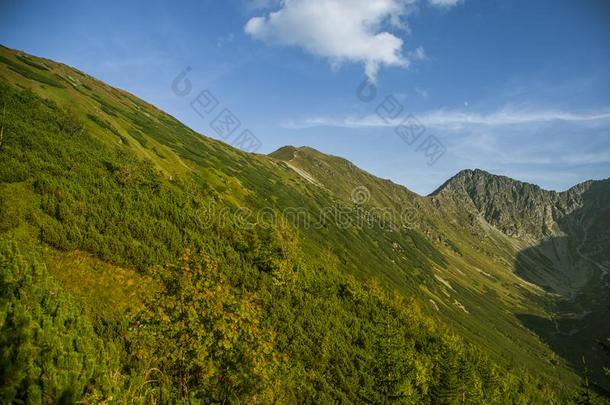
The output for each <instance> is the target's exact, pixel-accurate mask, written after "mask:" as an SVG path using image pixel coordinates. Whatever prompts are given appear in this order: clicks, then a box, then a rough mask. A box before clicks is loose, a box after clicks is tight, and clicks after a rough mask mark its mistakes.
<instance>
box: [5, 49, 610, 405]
mask: <svg viewBox="0 0 610 405" xmlns="http://www.w3.org/2000/svg"><path fill="white" fill-rule="evenodd" d="M0 79H1V80H0V91H1V99H0V102H1V103H3V105H2V109H3V111H4V113H3V116H2V123H1V125H2V129H1V130H2V136H1V138H0V162H1V163H2V164H1V165H0V239H1V240H2V241H3V243H4V245H2V252H1V253H2V255H4V256H0V257H4V259H3V262H2V263H3V269H4V268H7V269H13V270H12V272H5V271H4V270H3V277H4V279H3V283H5V284H3V285H11V286H14V287H11V288H12V290H3V291H16V292H11V293H8V292H7V293H6V294H5V293H4V292H3V295H2V297H1V299H2V302H3V305H4V306H2V308H3V309H2V310H3V318H2V319H7V320H10V322H12V323H9V321H5V322H4V324H2V325H1V326H2V332H1V336H2V339H4V340H2V341H3V343H2V347H3V349H5V350H4V351H3V353H5V355H4V356H5V357H3V361H2V364H3V365H2V367H3V368H2V375H3V381H4V383H3V384H4V385H3V386H2V388H0V390H1V391H0V396H1V397H2V398H3V400H17V399H22V400H25V399H28V398H30V399H31V398H34V397H33V396H32V395H34V394H31V392H38V391H40V390H42V391H44V392H42V393H41V394H40V395H43V396H46V397H47V398H52V399H54V400H58V399H59V398H60V397H63V396H64V395H65V396H66V398H81V397H85V398H88V399H89V400H92V401H93V400H100V399H104V398H106V399H109V398H115V399H117V398H119V399H120V400H126V401H136V402H138V401H143V402H147V401H150V400H151V399H152V398H160V399H161V400H162V401H164V402H165V401H167V402H171V401H173V400H188V399H190V400H193V401H195V400H197V401H202V402H209V401H223V400H231V401H241V400H246V401H249V402H264V403H265V402H270V401H272V400H276V401H281V402H329V401H341V402H374V403H377V402H388V401H393V402H396V401H398V402H404V403H414V402H415V403H421V402H424V403H431V402H434V403H454V402H456V401H467V402H475V403H494V402H495V403H506V402H507V401H508V402H513V401H514V402H522V403H532V402H533V403H549V402H554V401H566V400H567V399H568V398H570V397H571V396H572V394H573V393H572V391H573V390H574V389H575V388H576V387H577V384H578V378H577V376H576V375H575V374H574V372H573V371H572V370H571V366H572V367H575V365H574V364H570V362H572V363H574V360H573V358H572V357H570V356H567V355H565V354H564V353H563V352H561V350H559V349H558V348H557V346H558V345H563V343H564V342H562V341H556V340H553V339H550V338H549V337H548V336H547V335H545V334H544V333H543V332H544V331H541V330H539V329H540V328H538V326H537V325H532V322H530V321H531V320H536V321H538V324H541V323H544V321H545V320H549V321H553V320H554V319H556V316H557V314H560V313H562V312H561V311H562V310H561V309H560V308H557V305H560V304H561V302H563V301H562V300H561V299H560V298H561V297H560V296H558V294H556V293H557V292H560V293H561V292H562V290H560V289H559V288H556V289H555V291H554V292H548V291H546V290H545V288H547V290H549V288H548V287H549V286H551V284H549V283H546V284H545V283H543V282H542V281H543V280H548V279H549V277H544V278H540V277H538V278H537V276H536V274H538V273H540V272H544V273H549V274H555V273H554V271H555V267H556V266H555V265H554V263H555V262H553V260H554V258H550V257H549V256H548V255H547V252H548V250H545V248H544V246H537V245H538V244H544V243H546V242H548V240H549V238H555V237H561V234H560V233H558V229H559V230H562V229H568V228H561V223H560V222H561V221H562V220H563V218H568V217H570V218H578V220H576V219H574V220H572V219H565V221H568V222H566V224H567V223H570V224H572V223H574V222H573V221H576V222H575V223H579V224H587V225H586V227H584V228H582V229H583V232H582V235H581V236H579V237H580V239H575V241H576V242H571V243H576V247H575V248H574V252H576V253H577V254H580V255H582V256H581V257H582V258H583V259H582V260H580V263H581V265H582V266H588V269H589V270H587V271H588V273H587V274H588V276H587V277H586V280H587V281H584V282H582V283H580V284H578V285H576V286H574V285H573V284H570V283H573V279H574V278H575V277H576V278H578V276H577V274H578V272H575V271H572V270H570V269H568V268H566V267H565V264H564V267H561V271H562V273H561V274H562V275H563V274H565V277H563V276H562V278H561V280H563V281H561V283H559V282H558V283H555V284H553V285H554V286H559V285H561V286H572V287H571V288H573V289H576V290H578V291H585V292H586V294H583V296H586V297H588V298H587V299H584V298H583V300H581V301H578V305H580V306H582V307H583V308H584V309H583V311H588V310H591V309H590V308H593V307H595V308H594V309H595V310H596V311H597V310H599V311H601V307H602V306H603V305H602V304H603V301H601V300H599V299H598V297H602V296H607V295H603V294H605V292H602V291H600V290H602V287H603V283H602V284H601V285H598V288H597V289H592V288H589V287H587V285H589V282H590V281H591V280H593V279H594V275H596V274H597V276H598V277H599V273H600V272H602V267H604V266H605V265H606V262H605V261H604V260H606V258H605V255H607V252H608V249H606V248H605V247H607V240H608V239H607V237H606V236H605V235H606V233H605V232H607V231H606V227H604V226H603V223H604V222H603V221H606V222H605V223H608V222H607V219H608V218H607V215H608V213H607V206H608V205H607V200H606V196H607V190H608V185H607V183H590V184H589V185H588V186H579V188H578V189H579V190H581V189H582V191H581V192H578V193H575V194H574V195H575V196H574V197H573V196H572V195H570V196H568V197H565V198H563V199H562V198H559V197H558V198H557V199H553V198H554V197H553V198H551V197H548V196H546V194H545V195H544V196H542V197H539V198H540V201H542V202H541V203H538V202H536V204H539V205H540V204H547V205H548V206H551V205H552V207H555V206H557V207H558V208H557V209H558V210H561V209H564V207H563V206H562V205H561V204H572V199H575V198H576V199H577V198H581V199H582V201H584V200H586V201H589V200H590V201H592V203H591V204H584V203H582V204H581V205H578V204H576V205H574V207H573V209H572V205H569V207H570V209H571V211H569V212H568V211H566V212H565V216H563V217H561V218H559V217H557V219H554V221H556V223H553V224H549V223H547V222H545V220H546V216H545V215H546V214H544V215H542V217H540V213H539V212H532V213H527V215H523V216H520V215H519V213H520V212H523V207H522V206H521V205H523V206H524V207H528V206H529V205H531V204H530V200H529V199H527V198H525V197H524V199H523V202H522V199H521V198H517V199H515V202H516V203H517V202H518V204H519V205H515V206H514V207H517V208H515V210H514V211H510V210H511V209H512V207H513V206H511V204H501V201H502V199H497V200H494V198H495V197H494V196H497V195H502V194H501V193H502V192H504V191H505V190H508V189H510V187H512V186H508V185H504V184H501V183H502V181H503V180H501V179H500V178H497V177H495V176H489V181H487V182H485V184H486V185H485V186H484V187H483V188H484V189H487V190H488V191H489V192H488V194H484V193H482V192H481V190H480V187H479V186H478V183H479V182H478V180H477V181H476V182H475V181H473V180H471V179H463V181H462V180H460V179H458V180H459V181H458V180H455V181H452V182H450V183H448V184H447V185H446V186H445V187H444V188H443V189H442V190H440V191H439V192H438V193H436V194H435V195H433V196H430V197H422V196H418V195H416V194H415V193H412V192H410V191H409V190H407V189H406V188H404V187H402V186H399V185H396V184H393V183H391V182H390V181H386V180H382V179H378V178H376V177H374V176H372V175H370V174H368V173H366V172H363V171H361V170H360V169H358V168H357V167H355V166H354V165H352V164H351V163H349V162H347V161H345V160H343V159H340V158H336V157H331V156H327V155H324V154H322V153H320V152H318V151H315V150H313V149H310V148H293V147H286V148H282V149H280V150H278V151H276V152H274V153H273V154H271V155H270V156H264V155H253V154H247V153H244V152H241V151H239V150H236V149H234V148H231V147H229V146H227V145H225V144H223V143H221V142H218V141H215V140H212V139H209V138H207V137H204V136H202V135H200V134H197V133H195V132H194V131H192V130H190V129H189V128H187V127H185V126H183V125H181V124H180V123H179V122H178V121H176V120H175V119H174V118H172V117H170V116H168V115H167V114H165V113H163V112H161V111H159V110H158V109H156V108H155V107H153V106H151V105H149V104H147V103H145V102H143V101H141V100H139V99H137V98H136V97H134V96H133V95H130V94H128V93H126V92H123V91H121V90H118V89H114V88H112V87H109V86H108V85H106V84H104V83H101V82H99V81H97V80H95V79H93V78H92V77H90V76H88V75H86V74H84V73H82V72H79V71H77V70H75V69H72V68H69V67H67V66H65V65H61V64H57V63H55V62H52V61H49V60H46V59H41V58H36V57H33V56H29V55H26V54H23V53H20V52H17V51H13V50H10V49H7V48H0ZM458 177H459V176H458ZM515 183H516V182H515ZM490 184H492V185H493V187H495V188H489V187H492V186H490ZM507 187H508V189H507ZM517 188H518V190H517V191H516V192H517V194H518V195H519V196H521V194H522V193H523V192H524V191H523V190H526V191H527V190H529V186H523V185H519V186H518V187H517ZM507 192H509V191H507ZM528 192H529V191H528ZM498 193H500V194H498ZM532 193H534V192H533V191H532ZM578 196H579V197H578ZM585 196H586V197H585ZM589 196H590V197H589ZM479 197H480V198H481V200H478V198H479ZM507 198H508V197H507ZM536 198H538V197H536ZM536 201H538V200H536ZM579 201H580V200H579ZM536 204H534V206H535V205H536ZM553 204H554V205H553ZM547 205H545V207H546V206H547ZM579 211H582V212H583V213H586V215H584V214H583V215H584V216H582V218H580V217H574V215H577V214H574V213H576V212H579ZM496 212H499V213H500V214H496ZM562 212H563V211H562ZM573 214H574V215H573ZM507 218H508V219H507ZM541 218H542V219H541ZM540 221H542V222H540ZM570 221H572V222H570ZM578 221H580V222H578ZM539 222H540V223H539ZM566 226H568V225H566ZM512 229H517V230H518V232H517V231H516V232H512V231H511V230H512ZM579 229H581V228H579ZM568 231H569V232H573V231H572V228H570V229H569V230H566V231H565V232H568ZM570 234H571V233H570ZM551 240H552V239H551ZM591 241H595V243H589V242H591ZM585 258H586V259H585ZM557 260H558V261H559V262H561V263H566V262H565V261H563V257H559V258H557ZM524 263H525V264H524ZM586 263H589V264H588V265H587V264H586ZM554 266H555V267H554ZM32 267H34V268H40V269H42V270H40V271H39V272H38V273H40V274H42V275H41V276H39V277H38V276H36V277H32V278H28V277H30V276H29V275H28V270H27V269H29V268H32ZM568 267H569V266H568ZM583 271H584V270H583ZM38 273H36V274H38ZM49 279H52V280H53V281H52V285H53V287H49V283H50V282H49V281H47V280H49ZM578 279H579V280H580V279H582V277H581V278H578ZM21 280H27V282H25V281H21ZM28 286H32V287H28ZM55 286H59V287H55ZM543 287H545V288H543ZM27 288H31V289H33V290H36V291H42V292H43V293H44V292H45V291H48V290H49V288H52V289H55V288H61V290H62V292H61V294H62V295H61V296H62V297H65V299H64V298H62V302H63V301H66V304H62V305H66V307H67V308H75V307H76V308H81V309H82V314H81V315H80V316H82V317H83V320H82V321H78V322H82V323H83V325H85V326H83V329H82V330H83V332H82V338H83V339H84V341H85V342H90V343H84V344H83V345H85V346H86V347H90V346H91V345H99V344H102V345H104V347H105V349H104V350H103V351H102V352H103V354H104V356H102V358H98V359H92V360H90V361H89V360H83V361H89V363H86V364H90V366H89V365H87V366H85V367H84V369H85V370H87V369H89V368H91V369H95V370H96V371H95V372H96V373H98V374H94V373H93V372H91V373H85V374H86V375H85V376H81V377H79V378H76V377H74V378H72V379H71V377H70V373H68V374H67V377H66V378H65V379H64V380H62V381H57V380H53V383H52V384H51V383H49V382H48V381H50V380H52V377H51V376H52V375H54V373H55V371H56V369H62V370H67V369H73V370H77V369H82V368H83V367H80V366H78V363H77V362H75V361H77V360H76V359H78V358H83V359H87V358H89V357H87V356H89V352H88V351H87V350H85V349H82V348H81V347H79V345H78V344H76V345H72V346H69V345H68V346H69V347H71V349H70V350H71V351H73V352H74V356H72V357H69V358H68V359H65V358H63V357H61V356H59V355H50V357H49V358H46V359H44V361H42V358H41V356H40V355H39V354H37V352H36V351H33V352H31V351H30V352H27V351H24V350H23V347H24V346H23V345H24V344H26V343H18V342H20V341H18V340H15V338H13V337H11V335H10V334H9V331H12V330H20V331H22V332H20V333H23V334H24V336H29V340H23V342H27V347H28V348H37V347H41V345H43V344H45V340H44V336H46V335H47V334H51V333H53V332H52V330H49V331H47V329H45V326H44V325H46V324H45V321H44V320H45V319H47V318H49V317H50V318H51V319H54V316H55V315H54V314H55V313H56V310H53V309H52V308H55V307H50V306H49V304H48V303H46V302H42V303H41V302H40V300H39V299H38V298H36V297H38V295H32V294H29V293H27ZM566 288H567V287H566ZM585 289H586V290H585ZM37 294H40V293H37ZM587 300H589V301H587ZM592 300H594V301H595V303H593V302H592ZM30 301H31V304H29V303H30ZM590 301H591V302H590ZM16 302H19V303H25V304H27V305H33V306H35V307H36V308H39V309H37V310H36V311H35V312H33V314H32V315H31V316H30V317H29V319H28V322H26V323H19V322H20V321H18V320H19V319H22V318H23V317H24V316H25V315H23V311H21V312H19V311H17V309H15V308H16V307H15V303H16ZM53 305H55V304H53ZM70 311H72V309H70ZM26 312H27V311H26ZM596 313H599V312H596ZM15 325H20V326H19V328H21V329H19V328H18V327H17V326H15ZM87 325H90V326H87ZM587 325H591V323H587ZM589 327H590V326H589ZM543 329H544V328H543ZM66 333H67V334H69V333H71V331H70V329H68V330H67V331H66ZM595 336H597V335H595ZM586 337H587V335H586V333H585V332H582V333H581V338H582V339H586ZM66 339H68V337H67V338H66ZM16 342H17V343H16ZM98 342H101V343H98ZM590 343H591V342H587V344H589V345H590ZM58 344H60V343H58ZM61 344H63V343H61ZM87 345H89V346H87ZM562 347H568V346H565V345H564V346H562ZM572 347H573V346H572ZM552 349H554V350H555V351H553V350H552ZM70 350H69V351H68V352H69V353H71V351H70ZM24 353H25V354H24ZM556 353H560V354H561V355H563V357H565V360H564V358H562V357H561V356H558V355H557V354H556ZM582 354H586V355H587V356H588V355H590V354H591V351H583V353H582ZM79 356H80V357H79ZM71 359H74V360H71ZM32 362H34V363H35V364H36V367H35V370H36V371H35V372H32V368H31V366H29V365H28V364H32ZM23 370H28V372H25V371H23ZM96 375H97V376H96ZM100 376H101V377H100ZM102 377H103V378H102ZM597 378H598V379H599V378H600V377H597ZM147 381H148V383H147ZM598 383H600V384H602V383H603V382H602V381H601V380H600V379H599V380H598ZM36 387H38V388H36ZM45 387H52V389H51V388H45ZM37 390H38V391H37ZM36 395H39V394H36Z"/></svg>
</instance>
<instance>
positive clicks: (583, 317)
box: [515, 182, 610, 394]
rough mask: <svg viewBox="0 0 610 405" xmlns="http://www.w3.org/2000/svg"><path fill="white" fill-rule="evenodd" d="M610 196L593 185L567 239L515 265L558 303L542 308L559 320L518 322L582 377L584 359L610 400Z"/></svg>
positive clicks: (567, 221)
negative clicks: (609, 345) (609, 343)
mask: <svg viewBox="0 0 610 405" xmlns="http://www.w3.org/2000/svg"><path fill="white" fill-rule="evenodd" d="M608 195H609V193H608V186H607V183H606V182H604V183H601V184H600V183H594V184H593V185H592V187H591V188H590V189H589V190H588V191H586V192H585V193H584V194H583V203H584V204H583V208H581V209H579V210H576V211H575V212H573V213H572V214H570V215H568V216H566V217H565V218H563V219H562V220H561V221H560V223H559V227H560V229H561V231H562V233H563V234H564V235H566V236H562V237H556V238H552V239H550V240H547V241H545V242H543V243H541V244H540V245H538V246H535V247H531V248H528V249H525V250H523V251H522V252H520V253H519V255H518V256H517V261H516V263H515V272H516V274H518V275H519V276H520V277H522V278H523V279H525V280H527V281H529V282H531V283H534V284H536V285H538V286H539V287H541V288H543V289H544V290H546V291H548V292H551V293H553V294H554V297H555V298H550V299H548V300H547V301H545V302H543V303H542V304H543V305H544V306H545V307H546V308H547V309H548V311H549V313H554V314H555V315H554V317H553V318H552V319H548V318H544V317H540V316H537V315H532V314H519V315H517V317H518V319H519V320H520V322H521V323H522V324H523V325H524V326H525V327H526V328H528V329H529V330H531V331H532V332H533V333H535V334H536V335H538V336H539V337H540V339H541V340H542V341H543V342H545V343H546V344H547V345H548V346H549V347H550V348H551V349H552V350H553V351H554V352H555V353H557V354H558V355H559V356H561V357H562V358H563V359H565V360H566V361H567V362H568V363H569V364H570V366H571V367H572V368H573V369H574V370H575V371H577V372H578V373H579V374H581V375H582V373H583V370H584V367H583V358H584V359H585V361H586V365H587V368H588V369H589V372H590V375H591V379H592V380H593V381H594V383H595V384H596V385H597V386H598V388H599V389H600V390H606V394H607V391H608V390H610V379H609V378H608V377H607V376H605V374H604V372H603V368H604V367H609V366H610V354H609V353H607V352H605V351H604V349H603V347H602V342H606V339H607V338H608V337H610V287H609V285H608V283H610V274H608V275H606V274H605V273H604V269H605V268H607V267H608V266H607V265H606V266H604V263H603V262H604V259H605V260H606V263H607V260H608V257H607V256H605V257H604V255H607V254H608V252H610V246H607V245H608V230H607V229H608V228H610V201H608ZM591 212H595V218H593V217H592V216H591ZM600 221H601V222H603V223H602V224H600ZM604 223H605V224H606V226H605V227H604ZM586 229H589V231H587V230H586ZM591 230H593V232H591ZM596 245H599V246H596ZM600 261H601V262H602V263H600Z"/></svg>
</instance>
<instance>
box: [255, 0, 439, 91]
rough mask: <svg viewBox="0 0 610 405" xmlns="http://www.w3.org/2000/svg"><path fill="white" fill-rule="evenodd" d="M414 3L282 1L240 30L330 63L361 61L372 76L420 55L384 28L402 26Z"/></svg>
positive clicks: (409, 0)
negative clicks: (303, 50) (301, 50)
mask: <svg viewBox="0 0 610 405" xmlns="http://www.w3.org/2000/svg"><path fill="white" fill-rule="evenodd" d="M436 1H438V0H436ZM445 1H446V0H445ZM416 2H417V0H350V1H347V0H284V1H283V2H282V3H281V7H280V8H279V10H277V11H275V12H271V13H268V14H266V15H263V16H259V17H254V18H252V19H250V20H249V21H248V23H247V24H246V26H245V31H246V33H248V34H250V35H251V36H252V37H253V38H256V39H259V40H262V41H265V42H267V43H268V44H278V45H287V46H298V47H301V48H303V49H305V50H306V51H307V52H309V53H311V54H313V55H316V56H320V57H323V58H326V59H328V60H329V61H330V62H331V64H332V65H334V66H337V65H340V64H341V63H343V62H346V61H350V62H359V63H363V64H364V66H365V71H366V74H367V76H368V77H369V78H370V79H371V80H375V78H376V76H377V72H378V70H379V68H380V67H381V66H397V67H403V68H405V67H408V66H409V63H410V61H411V60H415V59H423V58H424V57H425V54H424V52H423V49H422V48H418V49H416V50H415V51H414V52H412V53H406V54H405V53H404V52H403V40H402V39H401V38H399V37H398V36H396V35H394V34H392V33H390V32H387V31H384V27H387V26H392V27H394V28H397V29H405V28H406V26H405V25H404V18H405V17H406V16H407V15H408V14H409V13H410V12H411V10H412V9H413V7H414V6H415V4H416Z"/></svg>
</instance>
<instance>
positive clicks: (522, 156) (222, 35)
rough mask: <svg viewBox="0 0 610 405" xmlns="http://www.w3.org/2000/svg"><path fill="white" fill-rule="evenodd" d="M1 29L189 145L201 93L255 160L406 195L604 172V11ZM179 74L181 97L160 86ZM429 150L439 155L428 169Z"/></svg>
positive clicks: (265, 13) (107, 6) (263, 6)
mask: <svg viewBox="0 0 610 405" xmlns="http://www.w3.org/2000/svg"><path fill="white" fill-rule="evenodd" d="M0 22H1V24H0V43H2V44H4V45H6V46H9V47H12V48H17V49H21V50H24V51H26V52H29V53H32V54H35V55H39V56H44V57H48V58H51V59H54V60H57V61H60V62H63V63H66V64H69V65H72V66H75V67H77V68H79V69H81V70H83V71H85V72H87V73H89V74H91V75H93V76H95V77H97V78H99V79H101V80H103V81H105V82H107V83H109V84H111V85H113V86H117V87H120V88H123V89H125V90H128V91H130V92H132V93H134V94H135V95H137V96H139V97H141V98H143V99H144V100H146V101H148V102H151V103H153V104H155V105H157V106H158V107H159V108H161V109H163V110H165V111H167V112H168V113H170V114H172V115H173V116H175V117H177V118H178V119H180V120H181V121H183V122H184V123H185V124H187V125H189V126H190V127H192V128H194V129H195V130H197V131H199V132H202V133H204V134H206V135H209V136H215V133H214V130H213V129H212V127H211V126H210V121H211V120H210V119H206V118H202V117H200V116H199V115H198V114H196V113H195V112H194V111H193V109H192V108H191V107H190V101H191V100H192V98H193V97H194V96H196V94H198V93H199V91H202V90H205V89H207V90H209V91H210V92H211V93H212V94H213V95H214V96H215V97H216V99H218V101H219V103H220V104H221V105H222V106H224V107H227V108H229V109H230V110H231V111H232V112H233V113H234V114H235V115H236V116H237V117H238V118H239V120H240V121H241V123H242V128H248V129H250V130H251V131H252V132H253V133H254V134H255V135H256V136H257V137H258V138H259V139H260V140H261V142H262V147H261V149H260V150H259V152H264V153H268V152H271V151H273V150H275V149H277V148H278V147H280V146H282V145H286V144H292V145H297V146H302V145H307V146H312V147H314V148H317V149H319V150H321V151H323V152H327V153H331V154H335V155H339V156H343V157H346V158H348V159H350V160H352V161H353V162H354V163H355V164H357V165H358V166H360V167H362V168H364V169H366V170H367V171H369V172H371V173H373V174H375V175H378V176H380V177H383V178H389V179H392V180H393V181H395V182H397V183H400V184H404V185H405V186H407V187H409V188H410V189H412V190H414V191H416V192H418V193H421V194H426V193H429V192H431V191H432V190H434V189H435V188H436V187H437V186H438V185H440V184H441V183H442V182H443V181H444V180H446V179H447V178H449V177H451V176H452V175H454V174H455V173H456V172H457V171H459V170H461V169H465V168H475V167H477V168H482V169H485V170H488V171H491V172H493V173H497V174H504V175H508V176H511V177H514V178H517V179H520V180H524V181H529V182H533V183H536V184H539V185H541V186H542V187H544V188H548V189H555V190H564V189H566V188H568V187H570V186H572V185H574V184H576V183H578V182H580V181H584V180H586V179H590V178H595V179H601V178H607V177H609V176H610V39H609V38H610V3H608V2H607V1H604V0H598V1H596V0H583V1H574V0H537V1H531V0H529V1H525V0H514V1H510V0H461V1H460V0H343V1H341V0H286V1H285V2H281V1H274V0H234V1H222V2H221V1H213V0H207V1H206V0H198V1H186V2H180V3H179V4H178V2H172V3H171V4H170V2H156V1H146V2H99V1H57V2H48V1H27V0H20V1H18V0H3V1H2V2H1V3H0ZM187 66H189V67H190V68H191V70H190V71H189V73H188V76H187V77H188V79H189V80H190V82H191V83H192V88H193V90H192V92H191V93H190V94H189V95H187V96H182V97H181V96H178V95H177V94H175V93H174V92H173V91H172V87H171V85H172V82H173V80H174V78H175V77H176V76H177V75H178V74H179V73H180V72H182V71H183V70H184V69H185V68H186V67H187ZM367 77H368V80H371V81H374V83H375V86H376V89H377V97H376V98H375V99H374V100H372V101H369V102H365V101H363V100H361V99H360V98H359V97H358V96H357V88H358V86H359V85H360V84H361V83H362V82H363V80H365V79H366V78H367ZM389 96H392V97H393V98H391V99H387V97H389ZM388 100H389V101H388ZM382 103H383V104H382ZM380 104H381V107H380ZM398 110H401V114H399V115H397V116H396V117H395V118H394V116H395V114H394V113H395V112H397V111H398ZM376 111H381V112H382V114H381V116H380V115H378V114H377V112H376ZM384 114H385V115H384ZM407 116H413V117H415V119H416V121H413V122H417V123H418V125H422V126H423V129H424V131H423V133H422V135H421V136H420V137H419V138H418V139H417V140H415V141H413V142H412V143H411V144H409V143H407V142H405V141H404V139H402V138H401V137H400V136H399V135H398V134H397V133H396V128H397V126H398V125H400V123H401V122H402V121H403V120H404V119H405V117H407ZM409 122H411V121H409ZM416 128H418V130H417V131H418V132H417V133H418V134H419V133H420V132H421V131H420V130H419V129H420V127H419V126H417V127H416ZM430 136H433V138H430ZM429 139H433V140H436V141H438V142H439V144H440V145H442V148H443V149H442V150H444V151H445V153H444V154H443V155H442V156H440V158H438V160H437V161H436V162H435V163H434V164H433V165H430V164H429V163H430V161H431V156H430V155H427V154H426V149H425V148H423V146H422V145H424V141H426V140H429ZM422 149H424V150H422ZM427 150H428V151H429V149H427ZM440 150H441V149H437V151H440ZM436 157H438V155H434V156H432V158H433V159H432V160H434V158H436Z"/></svg>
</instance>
